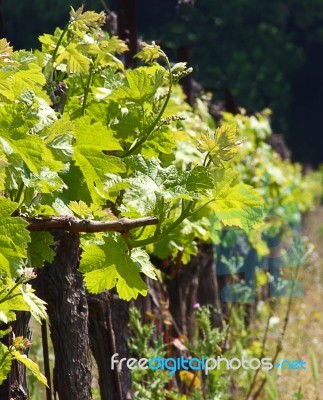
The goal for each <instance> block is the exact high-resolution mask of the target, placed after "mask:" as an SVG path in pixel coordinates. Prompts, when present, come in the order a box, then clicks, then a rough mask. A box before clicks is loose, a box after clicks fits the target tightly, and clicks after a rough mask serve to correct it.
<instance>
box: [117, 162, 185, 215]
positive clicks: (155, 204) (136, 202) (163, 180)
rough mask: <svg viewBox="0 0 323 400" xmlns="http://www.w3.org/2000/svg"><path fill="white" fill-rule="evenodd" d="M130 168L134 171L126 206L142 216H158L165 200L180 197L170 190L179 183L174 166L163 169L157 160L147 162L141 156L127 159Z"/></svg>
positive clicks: (126, 196) (126, 197) (127, 191)
mask: <svg viewBox="0 0 323 400" xmlns="http://www.w3.org/2000/svg"><path fill="white" fill-rule="evenodd" d="M126 163H127V165H128V167H129V168H130V169H131V170H133V171H134V173H133V175H132V177H130V178H129V179H128V180H129V183H130V187H129V188H128V189H126V190H125V193H124V204H125V205H126V206H129V207H130V208H134V209H136V210H137V211H138V212H140V214H141V215H142V216H145V215H156V214H157V215H158V214H159V212H160V211H161V209H162V208H163V204H164V202H163V198H165V199H166V200H169V201H171V200H174V198H179V197H180V196H179V195H178V194H177V196H176V193H175V191H172V190H168V188H171V187H172V186H175V185H176V183H177V171H176V168H175V167H174V166H172V165H171V166H169V167H167V168H165V169H164V168H162V167H161V165H160V163H159V161H158V160H157V159H155V158H152V159H151V160H146V159H145V158H144V157H142V156H141V155H138V156H131V157H128V158H127V159H126Z"/></svg>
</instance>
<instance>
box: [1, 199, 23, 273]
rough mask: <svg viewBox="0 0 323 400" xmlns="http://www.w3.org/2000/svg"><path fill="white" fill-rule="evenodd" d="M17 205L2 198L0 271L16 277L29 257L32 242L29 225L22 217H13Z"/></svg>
mask: <svg viewBox="0 0 323 400" xmlns="http://www.w3.org/2000/svg"><path fill="white" fill-rule="evenodd" d="M16 208H17V204H16V203H13V202H11V201H10V200H8V199H6V198H3V197H1V196H0V221H1V224H0V270H2V271H4V272H6V273H7V274H8V276H13V277H16V276H17V275H16V271H17V269H18V268H19V267H20V266H21V265H22V261H23V259H24V258H26V257H27V245H28V243H29V242H30V236H29V232H28V231H27V229H26V227H27V225H28V223H27V222H26V221H25V220H24V219H23V218H20V217H12V216H11V215H12V213H13V212H14V211H15V210H16Z"/></svg>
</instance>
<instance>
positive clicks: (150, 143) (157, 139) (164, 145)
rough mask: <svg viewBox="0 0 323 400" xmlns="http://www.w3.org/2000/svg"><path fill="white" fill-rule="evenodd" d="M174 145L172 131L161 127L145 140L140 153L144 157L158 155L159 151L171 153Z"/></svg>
mask: <svg viewBox="0 0 323 400" xmlns="http://www.w3.org/2000/svg"><path fill="white" fill-rule="evenodd" d="M175 147H176V142H175V139H174V135H173V132H172V131H171V130H170V129H169V128H168V127H162V128H160V129H158V130H156V131H155V132H154V133H153V134H152V135H150V136H149V138H148V140H146V141H145V143H144V144H143V146H142V154H143V155H144V156H146V157H158V156H159V153H164V154H171V153H172V151H173V149H174V148H175Z"/></svg>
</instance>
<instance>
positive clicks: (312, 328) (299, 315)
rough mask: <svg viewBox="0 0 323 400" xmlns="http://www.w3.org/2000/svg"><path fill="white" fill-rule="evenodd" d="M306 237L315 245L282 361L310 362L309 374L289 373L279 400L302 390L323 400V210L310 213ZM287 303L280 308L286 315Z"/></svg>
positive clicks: (308, 398)
mask: <svg viewBox="0 0 323 400" xmlns="http://www.w3.org/2000/svg"><path fill="white" fill-rule="evenodd" d="M303 230H304V234H305V235H306V236H307V237H308V239H309V241H310V242H312V243H313V244H314V245H315V250H314V252H313V253H312V255H311V256H310V259H309V261H308V265H307V266H306V267H302V268H301V270H300V276H299V280H300V281H301V283H302V284H303V285H304V297H303V298H300V299H295V300H293V305H292V309H291V313H290V320H289V324H288V327H287V331H286V336H285V340H284V345H283V353H282V357H281V358H285V359H289V360H293V359H303V360H304V361H306V363H307V364H306V367H307V370H306V371H304V370H303V371H302V370H298V371H292V370H290V371H285V372H283V373H282V375H281V376H280V378H279V380H278V387H279V393H280V397H279V400H280V399H282V400H292V399H293V400H294V399H296V397H295V393H296V392H297V390H298V388H299V387H300V388H301V390H302V395H303V396H302V399H303V400H319V399H323V207H319V208H318V209H316V210H315V211H314V212H312V213H310V214H309V215H308V216H307V217H306V219H305V222H304V227H303ZM285 310H286V302H285V304H284V302H282V304H281V305H280V306H279V314H280V315H281V316H283V315H284V312H285ZM311 352H312V353H313V354H314V356H315V358H316V360H317V363H318V367H319V375H318V379H317V381H316V382H315V379H314V376H313V372H312V368H311V361H310V359H311V356H310V355H311Z"/></svg>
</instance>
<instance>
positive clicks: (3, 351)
mask: <svg viewBox="0 0 323 400" xmlns="http://www.w3.org/2000/svg"><path fill="white" fill-rule="evenodd" d="M11 364H12V357H11V355H8V347H7V346H6V345H4V344H3V343H1V342H0V365H1V368H0V385H1V384H2V382H3V381H5V380H6V379H7V376H8V374H9V372H10V370H11Z"/></svg>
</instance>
